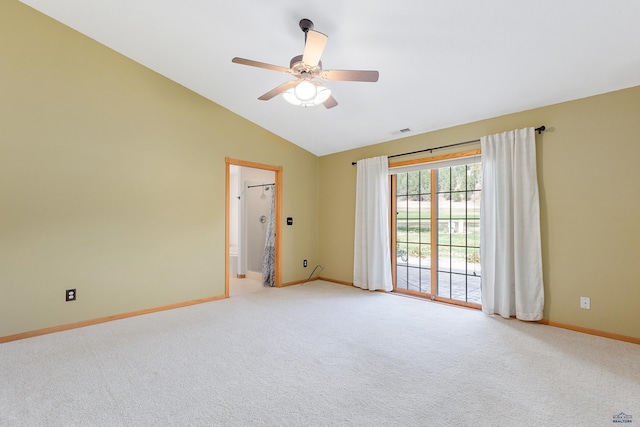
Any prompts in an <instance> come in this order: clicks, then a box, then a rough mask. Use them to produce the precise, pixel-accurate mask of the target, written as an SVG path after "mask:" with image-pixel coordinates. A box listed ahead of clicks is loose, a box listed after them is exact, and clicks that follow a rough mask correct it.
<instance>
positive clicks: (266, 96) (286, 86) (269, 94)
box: [258, 80, 298, 101]
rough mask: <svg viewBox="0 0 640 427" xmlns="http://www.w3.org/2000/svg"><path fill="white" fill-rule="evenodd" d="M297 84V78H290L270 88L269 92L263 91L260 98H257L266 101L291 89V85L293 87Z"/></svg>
mask: <svg viewBox="0 0 640 427" xmlns="http://www.w3.org/2000/svg"><path fill="white" fill-rule="evenodd" d="M297 84H298V80H291V81H288V82H285V83H282V84H281V85H280V86H278V87H276V88H274V89H271V90H270V91H269V92H267V93H265V94H264V95H262V96H261V97H260V98H258V99H259V100H260V101H268V100H270V99H271V98H273V97H275V96H278V95H280V94H281V93H283V92H286V91H287V90H289V89H291V88H292V87H294V86H295V85H297Z"/></svg>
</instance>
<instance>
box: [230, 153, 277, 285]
mask: <svg viewBox="0 0 640 427" xmlns="http://www.w3.org/2000/svg"><path fill="white" fill-rule="evenodd" d="M226 162H227V175H226V179H227V186H226V190H227V203H226V242H225V244H226V263H225V265H226V274H225V278H226V279H225V295H226V296H227V297H229V296H233V295H239V294H242V293H247V292H254V291H256V290H260V289H262V288H263V282H264V281H267V282H268V283H269V284H271V285H273V286H277V287H279V286H281V283H282V282H281V269H280V226H281V220H280V219H281V214H280V211H281V209H280V207H281V191H280V189H281V187H282V186H281V172H282V168H281V167H279V166H270V165H263V164H258V163H252V162H245V161H241V160H233V159H226ZM268 236H271V240H269V237H268ZM266 241H267V242H269V243H268V244H266V245H265V242H266ZM266 248H268V249H266ZM265 251H266V253H267V254H268V255H267V259H270V261H269V262H268V264H269V265H270V266H271V275H267V276H264V277H263V262H264V258H265Z"/></svg>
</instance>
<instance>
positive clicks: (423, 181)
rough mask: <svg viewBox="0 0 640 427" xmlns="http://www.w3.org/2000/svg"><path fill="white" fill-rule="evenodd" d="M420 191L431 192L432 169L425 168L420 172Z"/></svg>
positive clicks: (422, 192)
mask: <svg viewBox="0 0 640 427" xmlns="http://www.w3.org/2000/svg"><path fill="white" fill-rule="evenodd" d="M420 193H421V194H425V195H427V194H431V171H430V170H425V171H421V172H420Z"/></svg>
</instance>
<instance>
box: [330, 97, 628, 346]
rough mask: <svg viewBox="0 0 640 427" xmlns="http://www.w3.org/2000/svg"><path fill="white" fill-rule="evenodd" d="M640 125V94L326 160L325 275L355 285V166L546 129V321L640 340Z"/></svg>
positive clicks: (541, 171)
mask: <svg viewBox="0 0 640 427" xmlns="http://www.w3.org/2000/svg"><path fill="white" fill-rule="evenodd" d="M639 117H640V87H634V88H630V89H626V90H621V91H617V92H612V93H608V94H604V95H599V96H594V97H590V98H585V99H580V100H576V101H571V102H566V103H562V104H557V105H552V106H548V107H544V108H538V109H535V110H530V111H524V112H520V113H515V114H510V115H507V116H503V117H497V118H494V119H490V120H483V121H480V122H476V123H469V124H466V125H462V126H456V127H453V128H450V129H444V130H441V131H437V132H430V133H426V134H421V135H415V136H412V137H408V138H403V139H398V140H395V141H391V142H387V143H383V144H376V145H371V146H368V147H364V148H361V149H357V150H350V151H345V152H341V153H337V154H334V155H330V156H324V157H321V158H320V183H321V188H320V206H321V210H320V229H321V230H322V239H321V241H320V257H321V260H322V265H323V266H324V267H325V270H324V271H323V273H322V274H323V276H324V277H327V278H332V279H335V280H341V281H346V282H352V280H353V229H354V210H355V202H354V199H355V185H356V181H355V180H356V169H355V167H354V166H352V165H351V162H352V161H355V160H359V159H363V158H368V157H374V156H379V155H391V154H396V153H404V152H409V151H414V150H419V149H423V148H429V147H437V146H441V145H447V144H452V143H456V142H460V141H469V140H473V139H477V138H479V137H480V136H483V135H490V134H494V133H498V132H503V131H507V130H511V129H519V128H524V127H528V126H534V127H537V126H539V125H546V126H547V129H548V131H546V132H544V133H543V134H542V135H540V136H537V137H536V140H537V156H538V157H537V160H538V180H539V188H540V198H541V200H540V202H541V216H542V218H541V227H542V230H541V231H542V251H543V252H542V255H543V270H544V281H545V292H546V304H545V311H544V313H545V319H547V320H549V321H552V322H558V323H564V324H569V325H573V326H579V327H583V328H589V329H595V330H599V331H603V332H609V333H615V334H621V335H626V336H631V337H636V338H640V310H638V307H637V305H638V303H639V302H640V274H639V273H638V269H637V268H636V267H637V266H636V263H637V262H638V256H640V228H639V225H638V219H639V218H640V214H639V212H640V190H638V183H640V168H639V167H638V159H639V158H640V120H638V118H639ZM470 148H475V147H474V146H465V147H464V148H463V149H470ZM444 153H446V151H440V152H438V154H444ZM423 156H424V155H423ZM413 157H416V156H413ZM410 158H411V157H402V158H401V160H408V159H410ZM580 296H589V297H591V310H582V309H580V308H579V298H580Z"/></svg>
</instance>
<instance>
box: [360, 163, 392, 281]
mask: <svg viewBox="0 0 640 427" xmlns="http://www.w3.org/2000/svg"><path fill="white" fill-rule="evenodd" d="M357 168H358V172H357V174H358V175H357V184H356V229H355V241H354V259H353V284H354V285H355V286H357V287H359V288H362V289H369V290H372V291H374V290H378V289H380V290H384V291H391V290H392V289H393V284H392V279H391V250H390V248H389V245H390V240H389V163H388V159H387V156H381V157H374V158H371V159H364V160H359V161H358V165H357Z"/></svg>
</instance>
